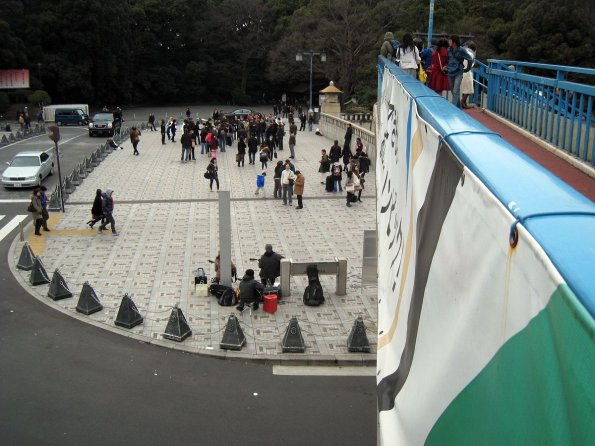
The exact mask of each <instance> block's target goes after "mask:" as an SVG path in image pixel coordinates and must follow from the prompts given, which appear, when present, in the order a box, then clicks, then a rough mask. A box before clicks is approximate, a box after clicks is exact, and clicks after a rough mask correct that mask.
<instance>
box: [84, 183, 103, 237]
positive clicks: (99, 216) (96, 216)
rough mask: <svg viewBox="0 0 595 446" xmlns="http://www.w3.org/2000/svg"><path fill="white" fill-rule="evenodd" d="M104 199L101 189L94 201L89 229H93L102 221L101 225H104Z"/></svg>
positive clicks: (98, 190) (96, 193)
mask: <svg viewBox="0 0 595 446" xmlns="http://www.w3.org/2000/svg"><path fill="white" fill-rule="evenodd" d="M101 202H102V197H101V189H97V191H96V192H95V200H93V206H92V207H91V220H89V221H88V222H87V224H88V225H89V227H90V228H91V229H93V226H94V225H95V223H97V222H98V221H99V220H101V224H102V225H103V224H104V219H103V207H102V205H101Z"/></svg>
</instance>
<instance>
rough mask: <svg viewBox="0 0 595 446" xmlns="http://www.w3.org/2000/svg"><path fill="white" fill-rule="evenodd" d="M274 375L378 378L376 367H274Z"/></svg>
mask: <svg viewBox="0 0 595 446" xmlns="http://www.w3.org/2000/svg"><path fill="white" fill-rule="evenodd" d="M273 375H287V376H376V367H358V366H345V367H341V366H328V367H326V366H287V365H274V366H273Z"/></svg>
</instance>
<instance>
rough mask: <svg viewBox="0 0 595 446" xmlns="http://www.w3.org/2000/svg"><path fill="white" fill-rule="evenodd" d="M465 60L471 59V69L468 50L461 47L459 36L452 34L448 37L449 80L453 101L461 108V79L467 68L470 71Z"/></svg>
mask: <svg viewBox="0 0 595 446" xmlns="http://www.w3.org/2000/svg"><path fill="white" fill-rule="evenodd" d="M464 60H467V61H469V63H468V64H467V66H468V67H469V69H470V68H471V63H470V62H471V58H470V57H469V55H468V54H467V52H466V51H464V50H463V49H461V41H460V39H459V36H457V35H452V36H450V37H449V39H448V65H447V70H448V81H449V83H450V89H451V90H452V103H453V105H455V106H457V107H459V108H461V81H462V80H463V73H464V72H465V70H466V71H469V70H468V69H465V68H464V65H463V61H464Z"/></svg>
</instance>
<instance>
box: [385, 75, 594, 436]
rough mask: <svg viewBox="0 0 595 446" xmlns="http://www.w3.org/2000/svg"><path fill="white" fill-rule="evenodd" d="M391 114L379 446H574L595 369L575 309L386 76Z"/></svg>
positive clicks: (539, 256) (534, 251)
mask: <svg viewBox="0 0 595 446" xmlns="http://www.w3.org/2000/svg"><path fill="white" fill-rule="evenodd" d="M379 115H380V116H379V122H380V132H379V133H378V136H377V147H378V160H377V163H376V181H377V190H378V203H377V209H378V216H377V218H378V220H377V225H378V228H377V229H378V250H379V252H378V360H377V369H378V370H377V395H378V409H379V423H380V430H379V432H380V444H383V445H418V444H439V445H443V444H513V443H514V442H515V441H514V439H515V438H516V439H517V440H518V439H520V438H523V439H524V441H523V442H524V443H525V444H572V443H573V439H576V437H575V435H576V429H577V427H576V426H575V424H576V423H577V421H578V426H581V421H584V423H585V425H588V424H589V417H591V416H592V415H593V414H592V405H591V406H590V404H592V402H593V400H591V399H590V398H591V397H592V394H591V397H590V396H589V395H585V393H584V392H582V391H581V388H582V385H587V384H586V383H587V382H589V374H591V378H592V372H589V370H593V366H595V359H594V358H595V356H594V355H593V353H592V352H593V336H592V334H593V333H591V336H589V333H588V331H585V330H584V327H582V326H581V324H579V323H577V322H576V320H575V319H574V316H573V315H574V314H576V312H577V311H579V310H577V308H578V306H577V304H576V298H575V296H574V295H573V293H572V291H571V290H570V288H569V287H568V286H567V284H566V283H565V282H564V280H563V279H562V277H561V275H560V274H559V273H558V271H557V270H556V269H555V268H554V267H553V265H552V263H551V262H550V260H549V259H548V257H547V255H546V254H545V253H544V251H543V249H542V248H541V247H540V246H539V244H537V243H536V242H535V240H534V238H533V237H532V236H531V234H529V233H528V232H527V231H526V230H525V229H524V228H523V227H522V226H519V227H518V237H519V242H518V244H517V245H516V246H515V247H513V246H511V244H510V243H509V239H508V237H507V234H509V231H510V227H511V225H512V224H513V223H514V221H515V218H514V217H513V216H512V215H511V213H510V211H509V210H508V209H507V208H506V207H505V206H503V205H502V204H501V202H500V201H499V200H498V199H497V198H496V197H495V196H494V195H493V194H492V193H491V192H490V190H489V189H488V188H487V187H485V185H484V184H483V183H482V182H481V180H480V179H479V178H478V177H477V176H476V175H474V173H473V172H472V171H471V170H469V169H468V168H467V167H466V166H465V165H464V164H463V163H462V162H461V161H460V159H459V158H458V157H457V156H455V154H454V153H453V151H452V150H451V148H450V147H449V146H448V145H447V144H446V143H444V141H442V139H441V138H440V135H439V134H438V132H437V131H436V130H435V129H433V128H432V127H431V126H430V125H429V124H428V123H427V122H425V121H424V120H423V119H421V117H420V116H419V115H418V112H417V107H416V103H415V101H414V100H413V99H412V98H411V97H410V96H409V94H408V93H407V90H406V89H405V88H404V86H403V84H401V83H400V82H399V80H398V79H397V77H395V76H393V75H392V74H391V73H390V72H389V71H388V69H387V70H386V71H385V72H384V73H383V81H382V88H381V97H380V99H379ZM561 330H563V332H564V340H563V341H562V338H561V337H560V332H561ZM571 345H572V346H573V347H572V348H570V347H569V346H571ZM579 345H580V347H578V346H579ZM584 351H590V352H591V353H590V354H589V355H587V356H588V357H584V356H582V357H581V355H583V353H582V352H584ZM568 364H572V366H567V365H568ZM577 374H578V375H579V376H581V378H582V381H581V382H582V385H577V386H576V387H572V388H570V387H568V386H567V385H566V382H567V381H566V380H569V381H572V380H575V379H576V375H577ZM591 384H592V382H591ZM519 399H521V400H522V402H521V403H519V404H518V405H517V404H511V402H513V401H518V400H519ZM569 402H572V404H573V406H574V407H573V410H576V411H577V414H573V416H574V417H575V419H574V420H573V421H572V422H570V421H568V422H567V423H560V422H559V420H557V419H556V415H555V414H556V413H561V412H564V411H565V410H566V409H565V405H567V404H568V403H569ZM591 422H592V420H591ZM579 430H580V428H579ZM590 432H591V433H593V429H591V430H590Z"/></svg>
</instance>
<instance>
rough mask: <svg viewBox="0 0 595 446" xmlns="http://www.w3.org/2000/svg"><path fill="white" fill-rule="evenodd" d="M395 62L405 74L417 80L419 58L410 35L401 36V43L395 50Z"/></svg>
mask: <svg viewBox="0 0 595 446" xmlns="http://www.w3.org/2000/svg"><path fill="white" fill-rule="evenodd" d="M396 61H397V63H398V64H399V67H400V68H401V69H402V70H403V71H404V72H405V73H407V74H409V75H410V76H412V77H414V78H416V79H417V67H418V65H419V63H420V62H421V58H420V57H419V50H418V49H417V47H416V46H415V43H414V42H413V36H412V35H411V34H409V33H407V34H405V35H404V36H403V41H402V42H401V45H400V46H399V49H398V50H397V57H396Z"/></svg>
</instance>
